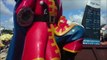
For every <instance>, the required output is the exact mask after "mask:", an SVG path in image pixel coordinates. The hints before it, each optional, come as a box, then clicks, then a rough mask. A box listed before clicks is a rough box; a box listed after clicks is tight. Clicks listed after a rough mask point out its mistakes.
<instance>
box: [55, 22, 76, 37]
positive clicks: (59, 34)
mask: <svg viewBox="0 0 107 60" xmlns="http://www.w3.org/2000/svg"><path fill="white" fill-rule="evenodd" d="M76 25H77V24H71V25H70V26H69V27H66V26H65V31H59V32H58V31H56V30H57V28H58V27H56V28H55V34H56V35H57V36H62V35H64V34H66V33H67V32H69V31H70V30H71V29H72V28H73V27H74V26H76Z"/></svg>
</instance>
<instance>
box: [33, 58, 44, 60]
mask: <svg viewBox="0 0 107 60" xmlns="http://www.w3.org/2000/svg"><path fill="white" fill-rule="evenodd" d="M33 60H45V59H44V58H35V59H33Z"/></svg>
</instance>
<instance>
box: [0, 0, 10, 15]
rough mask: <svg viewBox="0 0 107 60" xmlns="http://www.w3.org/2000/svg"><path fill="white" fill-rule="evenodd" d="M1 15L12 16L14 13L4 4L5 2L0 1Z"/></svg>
mask: <svg viewBox="0 0 107 60" xmlns="http://www.w3.org/2000/svg"><path fill="white" fill-rule="evenodd" d="M0 14H1V15H2V14H3V15H12V12H11V11H9V9H8V8H7V7H6V6H5V5H4V4H3V1H2V0H0Z"/></svg>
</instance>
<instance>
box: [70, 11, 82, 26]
mask: <svg viewBox="0 0 107 60" xmlns="http://www.w3.org/2000/svg"><path fill="white" fill-rule="evenodd" d="M82 18H83V12H81V13H79V14H74V15H71V16H70V21H72V22H77V23H79V24H81V22H82Z"/></svg>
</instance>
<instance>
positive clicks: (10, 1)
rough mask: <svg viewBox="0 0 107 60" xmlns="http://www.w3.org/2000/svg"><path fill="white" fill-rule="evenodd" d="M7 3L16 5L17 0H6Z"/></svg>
mask: <svg viewBox="0 0 107 60" xmlns="http://www.w3.org/2000/svg"><path fill="white" fill-rule="evenodd" d="M5 2H6V3H7V4H9V5H13V6H14V5H15V1H14V0H6V1H5Z"/></svg>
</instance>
